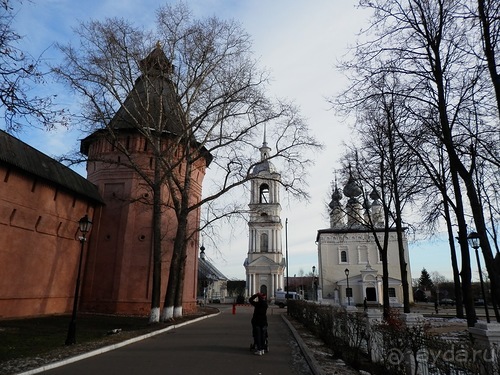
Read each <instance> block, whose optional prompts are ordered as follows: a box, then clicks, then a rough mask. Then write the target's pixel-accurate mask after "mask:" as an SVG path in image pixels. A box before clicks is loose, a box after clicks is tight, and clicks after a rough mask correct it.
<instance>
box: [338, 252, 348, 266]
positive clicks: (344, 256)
mask: <svg viewBox="0 0 500 375" xmlns="http://www.w3.org/2000/svg"><path fill="white" fill-rule="evenodd" d="M340 262H341V263H347V251H345V250H342V251H341V252H340Z"/></svg>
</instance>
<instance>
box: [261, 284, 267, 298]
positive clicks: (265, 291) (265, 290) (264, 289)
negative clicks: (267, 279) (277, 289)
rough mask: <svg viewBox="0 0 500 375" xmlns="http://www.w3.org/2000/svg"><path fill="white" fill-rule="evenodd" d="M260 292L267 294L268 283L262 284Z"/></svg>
mask: <svg viewBox="0 0 500 375" xmlns="http://www.w3.org/2000/svg"><path fill="white" fill-rule="evenodd" d="M260 292H261V293H262V294H265V295H266V296H267V285H261V286H260Z"/></svg>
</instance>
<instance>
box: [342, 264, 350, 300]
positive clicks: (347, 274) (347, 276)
mask: <svg viewBox="0 0 500 375" xmlns="http://www.w3.org/2000/svg"><path fill="white" fill-rule="evenodd" d="M344 273H345V277H346V279H347V288H346V290H345V294H346V296H347V306H351V293H350V292H349V268H346V269H345V270H344Z"/></svg>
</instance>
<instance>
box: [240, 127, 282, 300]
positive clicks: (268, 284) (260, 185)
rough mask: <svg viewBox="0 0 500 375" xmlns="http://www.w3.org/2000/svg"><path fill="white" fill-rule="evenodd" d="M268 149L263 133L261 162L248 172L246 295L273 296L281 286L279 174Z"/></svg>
mask: <svg viewBox="0 0 500 375" xmlns="http://www.w3.org/2000/svg"><path fill="white" fill-rule="evenodd" d="M270 151H271V149H270V148H269V147H268V146H267V143H266V136H265V134H264V142H263V143H262V147H261V148H260V158H261V161H260V162H259V163H258V164H257V165H255V167H254V168H253V170H252V172H251V175H252V180H251V193H250V194H251V195H250V203H249V205H248V206H249V207H250V217H249V221H248V230H249V243H248V255H247V259H246V260H245V263H244V266H245V269H246V278H247V280H246V289H247V296H251V295H253V294H254V293H257V292H263V293H266V294H267V296H268V298H273V297H275V296H276V290H283V288H284V278H283V274H284V270H285V259H284V258H283V252H282V240H281V230H282V228H283V225H282V224H281V217H280V214H281V205H280V181H281V175H280V174H279V173H278V172H276V168H275V167H274V165H273V164H272V163H271V162H270V161H269V152H270Z"/></svg>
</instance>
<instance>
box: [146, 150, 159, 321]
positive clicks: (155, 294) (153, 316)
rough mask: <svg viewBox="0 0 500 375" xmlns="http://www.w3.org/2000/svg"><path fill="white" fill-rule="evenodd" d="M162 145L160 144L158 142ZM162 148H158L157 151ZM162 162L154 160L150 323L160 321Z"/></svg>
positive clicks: (156, 158)
mask: <svg viewBox="0 0 500 375" xmlns="http://www.w3.org/2000/svg"><path fill="white" fill-rule="evenodd" d="M158 143H160V142H158ZM159 149H160V148H159V147H158V148H157V150H159ZM160 172H161V171H160V162H159V160H158V157H155V159H154V184H153V285H152V290H151V312H150V315H149V323H158V322H159V321H160V288H161V228H162V222H161V217H162V215H161V179H160Z"/></svg>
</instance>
